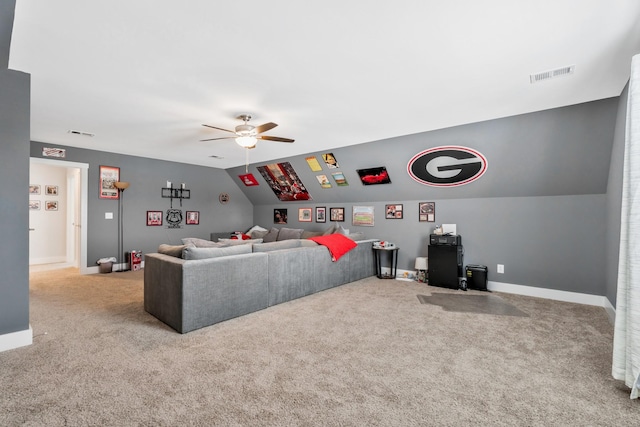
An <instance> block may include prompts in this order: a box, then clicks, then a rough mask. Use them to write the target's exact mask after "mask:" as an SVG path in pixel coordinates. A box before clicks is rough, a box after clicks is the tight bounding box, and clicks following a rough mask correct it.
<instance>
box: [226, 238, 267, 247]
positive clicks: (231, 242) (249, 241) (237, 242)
mask: <svg viewBox="0 0 640 427" xmlns="http://www.w3.org/2000/svg"><path fill="white" fill-rule="evenodd" d="M218 242H220V243H225V245H226V246H237V245H251V244H253V243H262V239H247V240H242V239H218Z"/></svg>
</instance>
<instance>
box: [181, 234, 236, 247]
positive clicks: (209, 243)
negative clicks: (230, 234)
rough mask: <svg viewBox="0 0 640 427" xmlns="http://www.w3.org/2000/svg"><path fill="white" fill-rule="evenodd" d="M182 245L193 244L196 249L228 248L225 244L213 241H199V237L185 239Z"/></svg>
mask: <svg viewBox="0 0 640 427" xmlns="http://www.w3.org/2000/svg"><path fill="white" fill-rule="evenodd" d="M182 244H184V245H188V244H192V245H194V246H195V247H196V248H224V247H225V246H228V245H226V244H224V243H220V242H212V241H211V240H205V239H199V238H197V237H185V238H184V239H182Z"/></svg>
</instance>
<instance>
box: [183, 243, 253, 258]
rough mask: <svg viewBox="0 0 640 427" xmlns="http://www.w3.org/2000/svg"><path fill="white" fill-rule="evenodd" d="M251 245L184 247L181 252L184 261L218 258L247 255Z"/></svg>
mask: <svg viewBox="0 0 640 427" xmlns="http://www.w3.org/2000/svg"><path fill="white" fill-rule="evenodd" d="M251 246H252V245H237V246H227V247H224V248H195V247H186V248H184V249H183V250H182V258H184V259H185V260H194V259H209V258H218V257H223V256H228V255H237V254H249V253H251Z"/></svg>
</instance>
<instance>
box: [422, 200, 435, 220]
mask: <svg viewBox="0 0 640 427" xmlns="http://www.w3.org/2000/svg"><path fill="white" fill-rule="evenodd" d="M418 220H419V221H420V222H435V221H436V203H435V202H420V203H418Z"/></svg>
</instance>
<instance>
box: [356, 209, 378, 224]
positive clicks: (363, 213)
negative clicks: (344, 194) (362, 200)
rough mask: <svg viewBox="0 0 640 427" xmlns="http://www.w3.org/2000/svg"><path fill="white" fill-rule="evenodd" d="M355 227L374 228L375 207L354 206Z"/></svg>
mask: <svg viewBox="0 0 640 427" xmlns="http://www.w3.org/2000/svg"><path fill="white" fill-rule="evenodd" d="M353 225H366V226H368V227H373V206H354V207H353Z"/></svg>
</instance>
